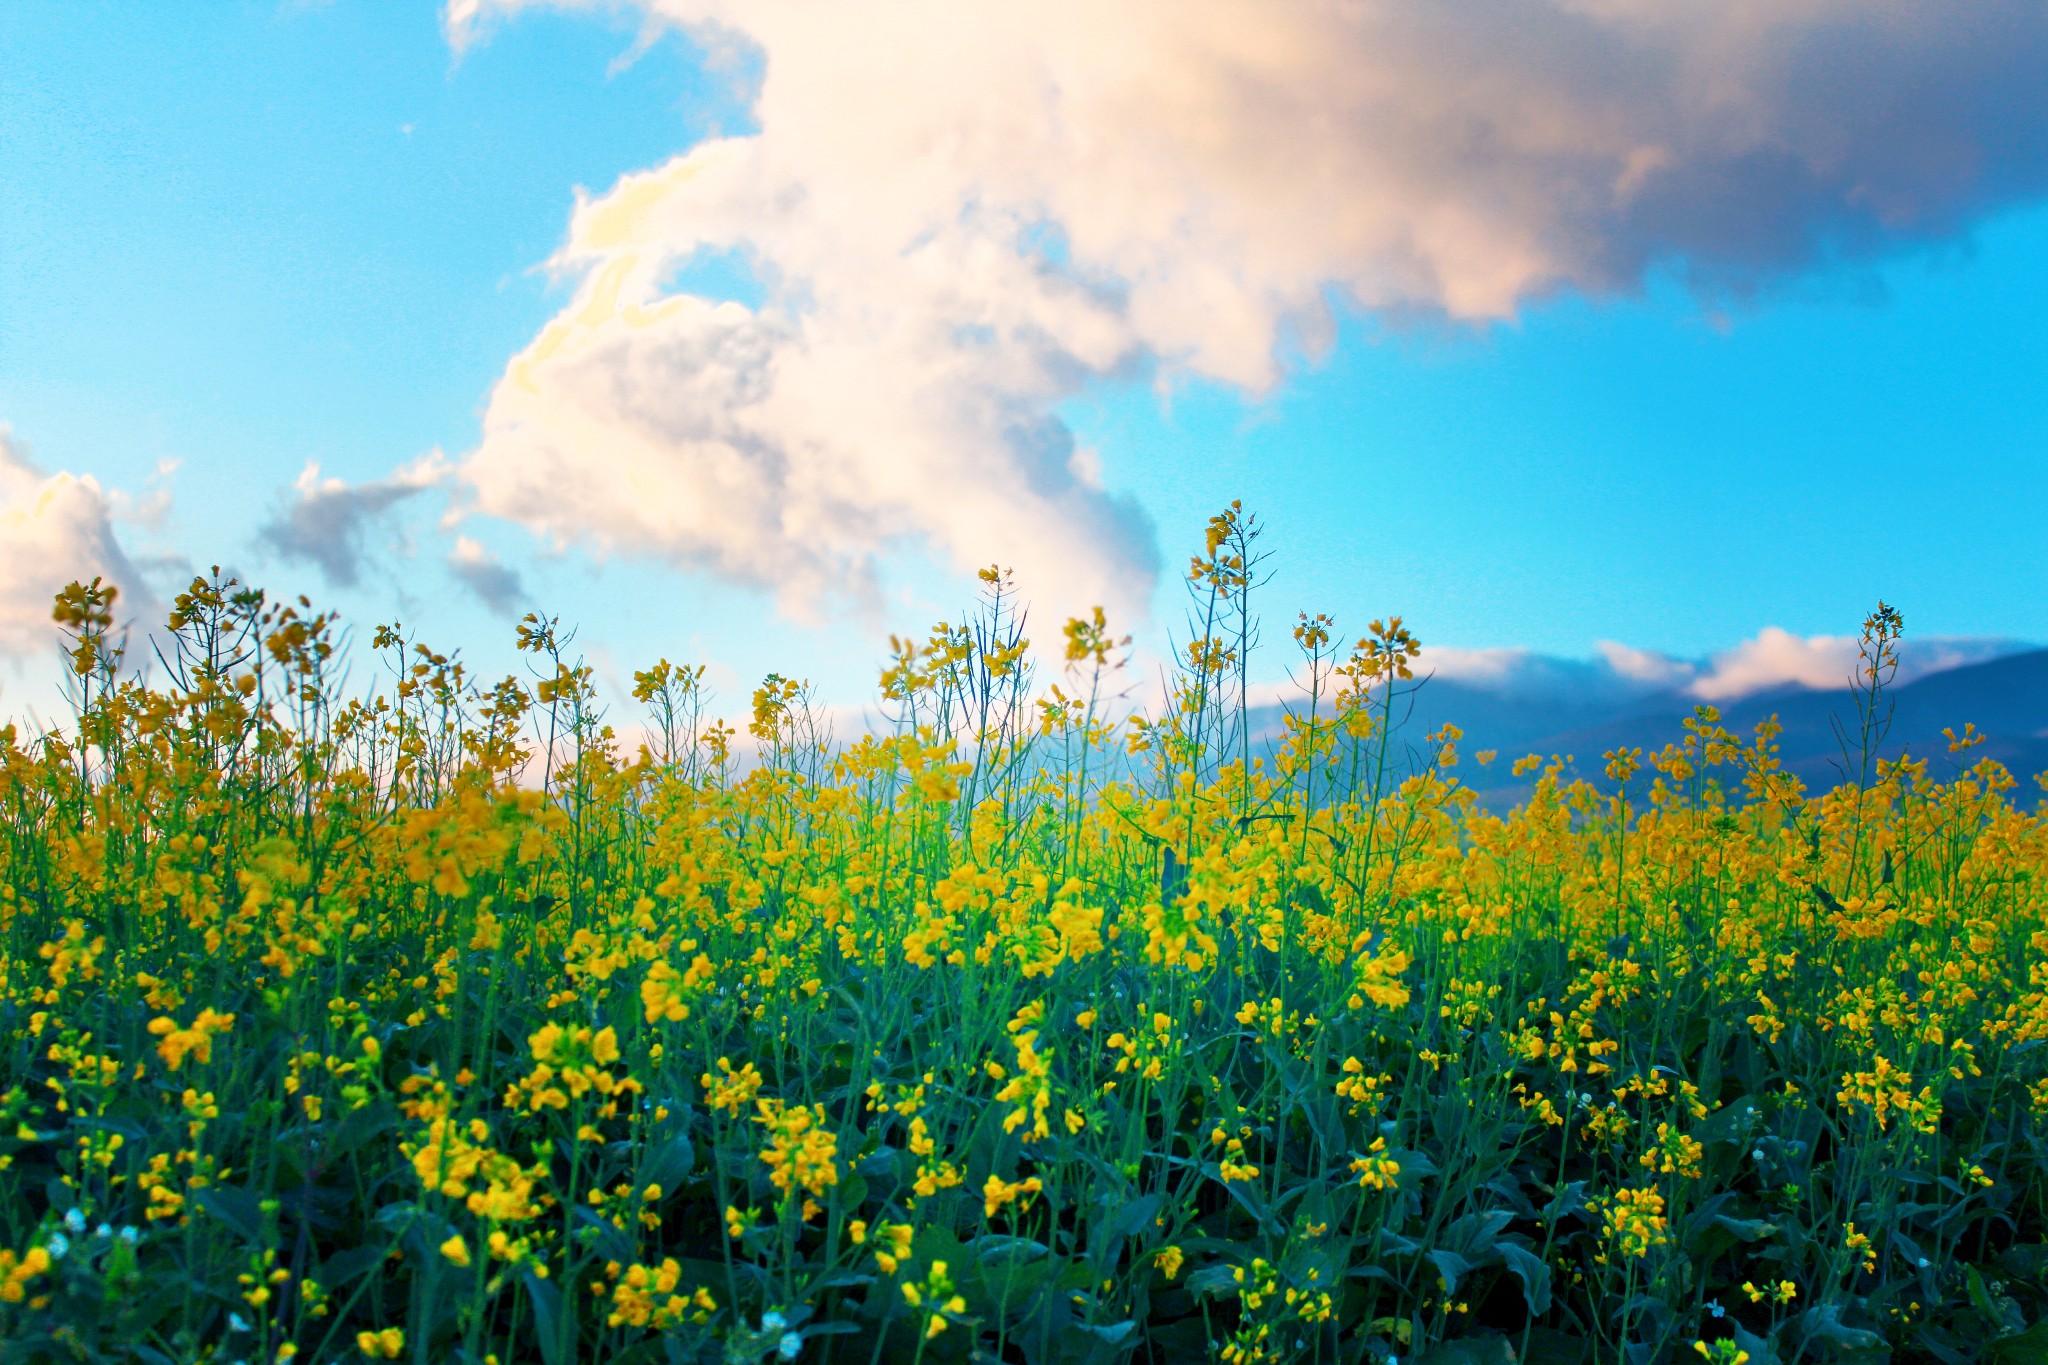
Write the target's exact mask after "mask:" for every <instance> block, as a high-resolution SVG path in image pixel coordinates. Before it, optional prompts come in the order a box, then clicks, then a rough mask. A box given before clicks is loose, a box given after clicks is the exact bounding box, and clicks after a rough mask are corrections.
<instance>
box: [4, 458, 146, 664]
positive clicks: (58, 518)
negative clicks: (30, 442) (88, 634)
mask: <svg viewBox="0 0 2048 1365" xmlns="http://www.w3.org/2000/svg"><path fill="white" fill-rule="evenodd" d="M113 517H114V512H113V504H112V498H111V496H110V495H109V493H108V492H107V491H105V490H103V489H102V488H101V487H100V485H99V482H98V480H96V479H94V478H93V477H92V476H91V475H90V474H85V475H74V474H69V473H64V472H62V471H60V472H58V473H55V474H44V473H43V472H42V471H41V470H39V469H37V468H36V467H35V465H34V464H32V463H31V462H30V460H29V458H28V454H27V452H26V451H24V450H23V449H22V448H21V446H20V444H19V443H18V442H16V441H15V439H14V436H13V433H12V432H11V431H10V430H9V429H8V428H7V427H5V426H0V656H13V657H16V658H36V657H38V656H40V655H42V654H43V653H44V652H45V651H46V650H48V649H49V648H50V647H51V646H52V645H53V644H54V643H55V642H56V640H57V631H56V627H55V625H54V624H52V622H51V620H50V607H51V603H52V601H53V599H54V598H55V597H56V595H57V592H58V590H59V589H61V588H62V587H64V585H65V584H67V583H69V582H71V581H72V580H73V579H78V580H82V581H88V582H89V581H91V579H92V578H93V577H94V576H95V575H97V576H99V577H101V578H104V579H106V580H108V581H109V582H111V583H113V584H114V585H115V586H116V587H118V588H119V589H120V590H121V592H122V598H121V601H120V604H119V611H120V614H121V615H122V617H123V618H124V619H126V618H132V617H135V616H141V617H143V618H144V619H148V617H149V615H150V613H151V611H152V610H153V599H152V597H151V595H150V592H149V589H148V585H147V584H146V583H145V582H144V581H143V578H142V575H141V574H139V573H138V572H136V569H135V565H134V564H133V563H132V562H131V561H130V560H129V558H128V556H127V554H126V553H125V552H123V550H122V548H121V543H120V540H119V539H118V538H117V537H116V536H115V534H114V526H113Z"/></svg>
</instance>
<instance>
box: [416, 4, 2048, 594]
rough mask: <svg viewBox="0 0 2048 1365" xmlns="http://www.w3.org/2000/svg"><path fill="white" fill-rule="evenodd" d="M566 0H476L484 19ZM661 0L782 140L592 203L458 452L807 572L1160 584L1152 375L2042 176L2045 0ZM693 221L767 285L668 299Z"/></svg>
mask: <svg viewBox="0 0 2048 1365" xmlns="http://www.w3.org/2000/svg"><path fill="white" fill-rule="evenodd" d="M545 2H546V0H451V3H450V4H449V6H448V9H447V14H446V20H447V27H448V31H449V34H450V37H451V40H452V41H453V42H454V43H455V44H456V45H457V47H458V48H459V47H461V46H462V45H464V44H465V43H468V42H470V41H471V40H473V39H474V37H475V36H476V35H477V34H478V33H479V32H481V31H482V30H483V29H484V28H485V27H486V26H487V25H488V24H489V23H490V22H491V21H493V20H495V19H496V18H498V17H500V16H502V15H505V14H508V13H510V12H513V11H517V10H519V9H522V8H526V7H527V6H529V5H532V4H538V3H545ZM579 2H580V3H582V4H583V5H584V7H586V8H602V9H605V10H612V9H615V8H618V6H617V5H616V4H614V3H613V0H559V3H561V4H563V5H567V6H573V5H575V4H577V3H579ZM639 8H640V9H641V11H642V12H643V13H644V14H645V15H646V17H647V22H648V23H650V24H664V23H665V24H672V25H675V26H677V27H681V28H684V29H687V30H689V31H690V32H691V34H692V35H693V37H695V38H696V39H697V40H698V41H699V42H700V43H702V44H705V45H707V46H710V47H712V48H715V49H719V50H726V51H730V50H735V49H739V48H752V49H753V50H755V51H757V52H758V53H759V54H760V56H761V57H762V59H763V64H762V70H763V72H764V75H763V78H762V84H761V86H760V90H759V93H758V97H757V99H756V102H755V106H754V112H755V115H756V118H757V120H758V124H759V130H760V131H759V132H758V133H756V134H752V135H749V136H744V137H738V138H730V139H724V140H717V141H712V142H709V143H705V144H702V145H700V146H698V147H696V148H694V149H692V150H691V151H689V152H688V153H687V154H685V155H683V156H680V157H678V158H676V159H675V160H673V161H671V162H669V163H667V164H666V165H664V166H661V167H658V168H654V169H652V170H649V171H647V172H645V173H643V174H639V175H634V176H628V177H626V178H625V179H623V180H621V181H620V182H619V183H618V184H617V185H616V186H614V187H613V188H612V189H611V190H610V191H608V192H606V193H604V194H601V195H598V196H596V197H592V198H587V199H585V200H584V201H583V202H581V204H580V205H579V208H578V210H577V213H576V215H575V219H574V222H573V225H572V227H571V230H570V234H569V239H568V241H567V243H566V244H565V245H564V246H563V247H562V249H561V251H560V252H559V254H558V255H557V257H556V258H555V261H554V264H555V266H556V267H557V268H558V269H559V270H561V271H562V272H564V273H565V274H568V275H570V276H573V277H576V278H578V279H579V280H580V285H579V287H578V290H577V293H576V296H575V299H574V301H573V302H572V303H571V304H570V305H569V307H568V308H566V309H565V310H564V311H563V312H562V313H561V315H560V316H558V317H557V318H556V319H555V320H554V321H553V322H552V323H551V324H549V326H548V327H547V328H546V330H545V331H544V332H543V333H542V334H541V335H540V336H539V337H538V338H537V339H536V340H535V341H534V342H533V344H532V345H531V346H529V347H528V348H527V349H526V350H525V351H524V352H523V353H522V354H521V355H520V356H519V357H518V358H517V359H516V360H515V361H514V362H513V363H512V365H511V366H510V367H509V369H508V370H507V372H506V374H505V375H504V377H503V378H502V380H501V381H500V383H499V384H498V386H497V388H496V390H495V392H494V393H493V395H492V398H491V402H490V406H489V410H488V413H487V416H486V421H485V433H484V438H483V440H482V442H481V444H480V445H479V446H478V448H477V449H476V450H475V451H473V452H472V453H471V454H470V455H469V456H468V458H467V459H466V460H465V461H464V462H463V464H462V466H461V476H462V478H463V479H465V480H466V481H467V482H468V483H469V484H470V485H471V486H472V487H473V490H474V493H475V504H476V506H477V508H478V509H479V510H481V511H483V512H486V513H489V514H493V515H497V516H501V517H506V518H510V519H512V520H514V521H517V522H521V523H524V524H525V525H527V526H529V527H531V528H534V529H535V530H537V531H540V532H542V533H543V534H544V535H546V536H548V537H550V538H551V539H553V540H555V541H557V542H561V543H571V542H573V543H581V544H584V545H586V546H588V547H590V548H592V549H594V550H595V551H597V552H599V553H631V554H642V555H651V556H661V557H665V558H668V559H670V560H672V561H675V562H678V563H682V564H685V565H692V566H697V567H702V568H707V569H711V570H714V571H717V572H720V573H723V574H726V575H729V576H732V577H734V578H738V579H743V580H747V581H751V582H755V583H761V584H766V585H770V586H773V587H775V588H777V589H779V590H780V591H781V592H782V594H783V597H784V600H785V601H786V602H789V603H791V604H803V603H809V602H814V601H815V600H816V598H817V597H818V595H819V594H820V593H822V592H825V591H827V590H829V589H833V588H843V587H846V586H848V585H856V586H857V585H860V584H864V583H867V582H868V581H869V580H870V579H871V577H872V575H873V573H874V570H875V564H876V562H877V560H878V557H880V556H881V555H883V554H884V553H885V552H886V551H887V550H888V548H889V547H891V546H893V545H896V544H899V543H904V542H912V541H915V542H921V543H923V544H925V545H927V546H929V547H930V548H932V549H934V550H936V551H937V553H938V554H939V556H940V557H941V558H943V559H945V560H947V561H950V562H951V563H953V564H956V565H962V566H966V565H971V564H977V563H982V562H986V561H988V560H992V559H993V560H1001V561H1004V562H1010V563H1015V564H1016V565H1017V566H1018V567H1019V568H1020V570H1022V571H1023V576H1024V579H1025V582H1026V585H1027V586H1028V587H1030V588H1031V589H1032V590H1033V593H1034V596H1036V597H1037V598H1038V599H1039V600H1040V601H1041V602H1043V603H1045V604H1046V605H1048V606H1050V607H1051V608H1052V609H1054V610H1056V611H1057V610H1064V609H1067V608H1069V607H1071V606H1074V605H1084V604H1086V603H1087V602H1088V601H1090V600H1102V601H1105V602H1106V603H1107V604H1109V605H1111V606H1113V607H1117V606H1122V607H1129V606H1133V605H1136V604H1137V603H1138V602H1141V601H1142V600H1143V599H1144V597H1145V596H1146V591H1145V589H1146V587H1147V580H1148V579H1149V577H1150V575H1151V573H1152V572H1153V565H1154V558H1155V552H1154V550H1153V547H1152V540H1151V534H1150V528H1149V526H1148V525H1147V523H1146V521H1145V519H1144V517H1143V515H1142V513H1141V512H1139V511H1138V510H1137V509H1136V508H1135V507H1134V506H1132V505H1130V504H1127V503H1121V502H1118V501H1117V500H1115V499H1113V498H1111V497H1109V496H1107V495H1105V494H1104V493H1103V492H1102V491H1101V490H1100V489H1099V488H1098V487H1097V486H1096V483H1095V481H1094V480H1093V478H1092V477H1090V475H1089V468H1090V466H1089V464H1088V461H1087V457H1085V456H1083V455H1080V454H1079V453H1078V452H1076V451H1075V450H1074V448H1073V444H1072V439H1071V436H1070V434H1069V433H1068V431H1067V429H1066V428H1065V426H1064V425H1063V424H1062V423H1061V422H1060V421H1059V420H1058V417H1057V415H1056V414H1057V409H1058V404H1059V403H1060V402H1061V401H1062V400H1063V399H1066V398H1068V397H1070V396H1072V395H1073V394H1075V393H1076V392H1077V391H1079V389H1080V388H1081V387H1082V386H1083V385H1085V384H1086V383H1087V382H1089V381H1090V380H1091V379H1093V378H1095V377H1099V376H1106V375H1122V374H1129V373H1133V372H1137V371H1140V370H1142V369H1143V368H1145V367H1147V366H1157V367H1158V368H1159V371H1160V373H1161V374H1162V375H1163V376H1165V377H1167V378H1171V377H1173V376H1176V375H1187V374H1194V375H1201V376H1207V377H1210V378H1214V379H1217V380H1221V381H1224V382H1227V383H1231V384H1235V385H1241V386H1244V387H1246V388H1249V389H1254V390H1256V389H1260V388H1263V387H1265V386H1267V385H1270V384H1271V383H1273V382H1274V381H1275V379H1276V377H1277V370H1276V362H1275V354H1276V349H1277V348H1278V347H1279V344H1280V342H1281V340H1282V339H1283V338H1285V337H1287V336H1297V337H1307V338H1310V339H1314V338H1317V337H1321V336H1327V335H1328V333H1329V322H1330V319H1329V316H1328V300H1329V299H1330V298H1331V297H1332V295H1333V294H1334V295H1335V296H1338V297H1342V298H1345V299H1348V300H1349V301H1350V302H1351V303H1353V304H1356V305H1358V306H1361V307H1364V308H1367V309H1375V310H1387V311H1393V312H1402V311H1410V310H1420V311H1424V312H1431V313H1439V314H1445V315H1448V316H1450V317H1453V318H1461V319H1491V318H1500V317H1505V316H1508V315H1510V314H1512V313H1513V312H1514V311H1515V310H1516V308H1517V307H1518V306H1519V305H1521V304H1522V303H1523V302H1525V301H1526V300H1528V299H1530V298H1531V297H1534V296H1538V295H1542V294H1544V293H1547V292H1550V291H1554V290H1558V289H1568V288H1569V289H1580V290H1585V291H1590V292H1595V293H1598V292H1605V291H1617V290H1623V291H1625V290H1629V289H1632V288H1635V287H1637V286H1638V285H1639V283H1640V282H1641V280H1642V278H1643V276H1644V273H1645V271H1646V270H1648V269H1650V268H1652V267H1654V266H1656V265H1657V264H1658V263H1660V262H1675V263H1679V264H1680V265H1681V268H1683V269H1684V270H1686V271H1687V272H1688V273H1689V274H1690V275H1691V276H1692V277H1694V278H1695V279H1697V280H1699V281H1701V282H1702V283H1703V284H1705V285H1707V286H1710V287H1714V288H1728V289H1733V290H1736V291H1738V292H1739V291H1741V290H1744V289H1747V288H1750V287H1753V286H1755V285H1757V284H1759V283H1762V282H1768V281H1769V280H1771V279H1772V278H1774V277H1776V276H1779V275H1782V274H1785V273H1787V272H1792V271H1796V270H1799V269H1802V268H1804V267H1806V266H1809V265H1811V264H1813V263H1815V262H1817V261H1825V260H1829V259H1835V258H1844V257H1846V258H1852V259H1853V258H1858V257H1864V256H1869V255H1874V254H1877V253H1880V252H1883V251H1885V250H1889V249H1894V248H1896V247H1898V246H1900V245H1902V244H1910V243H1914V242H1918V241H1925V240H1929V239H1934V238H1940V237H1945V236H1950V235H1953V234H1955V233H1957V232H1959V231H1962V230H1964V229H1966V228H1967V227H1968V226H1969V224H1970V223H1971V222H1973V221H1975V220H1976V219H1978V218H1980V217H1981V216H1983V215H1984V214H1986V213H1988V212H1990V211H1992V210H1994V209H1996V208H1998V207H2000V206H2002V205H2004V204H2007V203H2012V202H2016V201H2018V200H2020V199H2022V198H2025V197H2028V196H2032V195H2036V194H2039V193H2040V192H2042V190H2043V189H2044V188H2048V139H2044V137H2043V135H2042V128H2043V125H2044V123H2048V81H2043V80H2041V79H2040V73H2041V71H2042V70H2043V68H2044V61H2048V8H2044V7H2042V6H2041V5H2040V4H2038V3H2036V0H1988V2H1987V3H1984V4H1980V5H1974V6H1971V7H1969V9H1968V11H1967V13H1965V12H1961V11H1958V10H1956V9H1955V8H1954V7H1953V6H1949V5H1943V4H1939V3H1934V0H1778V2H1777V3H1772V4H1756V3H1735V4H1719V5H1686V4H1678V3H1667V2H1666V0H1514V2H1513V3H1510V2H1509V0H1459V2H1458V3H1449V4H1446V3H1440V2H1438V0H1352V2H1350V3H1338V2H1337V0H1286V2H1285V3H1274V0H1171V3H1169V2H1168V0H1120V2H1113V3H1103V0H1035V2H1034V3H1031V4H1024V5H1007V6H995V5H977V4H968V5H962V4H960V3H958V2H957V0H949V2H948V3H938V2H937V0H931V2H930V3H923V2H918V0H840V3H835V4H830V5H819V4H815V3H798V0H746V3H740V0H646V3H645V4H644V5H642V6H640V7H639ZM699 252H720V253H733V252H737V253H740V254H741V255H742V256H743V257H744V258H745V259H748V260H751V261H752V262H753V263H754V266H755V269H756V271H757V274H758V275H759V277H760V281H761V284H762V286H763V291H764V294H765V301H764V302H763V303H762V305H761V306H760V307H759V308H758V309H752V308H748V307H743V306H741V305H739V304H736V303H716V302H713V301H710V300H707V299H699V298H692V297H684V296H680V295H677V294H676V293H674V292H673V291H672V290H671V289H670V288H669V287H668V286H667V285H666V284H665V281H666V280H668V279H670V278H672V277H673V273H674V271H675V270H676V268H677V267H678V266H680V265H682V264H684V263H686V262H687V261H689V260H690V259H691V258H692V257H693V256H694V255H696V254H697V253H699Z"/></svg>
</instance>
